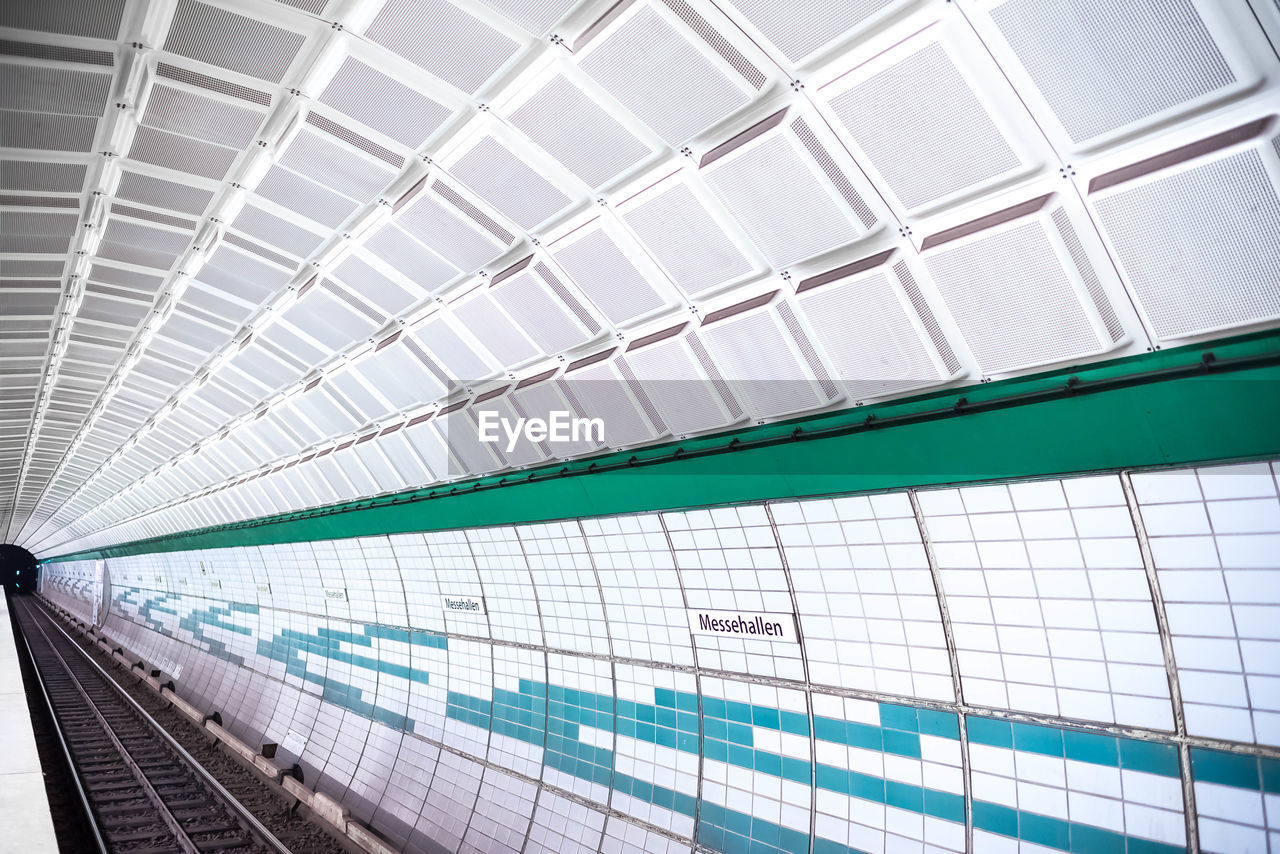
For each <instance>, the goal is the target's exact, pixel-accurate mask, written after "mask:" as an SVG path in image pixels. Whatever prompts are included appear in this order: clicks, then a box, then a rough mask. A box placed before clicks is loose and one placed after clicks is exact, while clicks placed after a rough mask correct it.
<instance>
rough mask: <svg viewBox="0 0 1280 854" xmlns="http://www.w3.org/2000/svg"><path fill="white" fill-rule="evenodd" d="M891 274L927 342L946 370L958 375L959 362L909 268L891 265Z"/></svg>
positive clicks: (904, 265)
mask: <svg viewBox="0 0 1280 854" xmlns="http://www.w3.org/2000/svg"><path fill="white" fill-rule="evenodd" d="M893 272H894V274H895V275H897V277H898V281H899V282H901V283H902V289H903V290H904V291H906V292H907V299H909V300H911V305H912V307H913V308H915V310H916V315H917V316H919V318H920V321H921V322H922V323H923V324H924V328H925V331H926V332H927V333H929V340H930V341H932V342H933V348H934V349H935V350H937V351H938V356H939V357H941V359H942V363H943V364H944V365H946V366H947V370H948V371H950V372H951V373H952V375H955V374H958V373H960V360H959V359H958V358H956V353H955V351H954V350H952V349H951V342H950V341H948V340H947V336H945V335H943V334H942V327H941V326H939V325H938V318H936V317H934V314H933V309H931V308H929V303H928V302H927V301H926V300H925V298H924V294H923V293H922V292H921V291H920V285H918V284H917V283H916V277H915V276H913V275H911V268H910V267H908V266H907V262H906V261H899V262H898V263H896V264H894V265H893Z"/></svg>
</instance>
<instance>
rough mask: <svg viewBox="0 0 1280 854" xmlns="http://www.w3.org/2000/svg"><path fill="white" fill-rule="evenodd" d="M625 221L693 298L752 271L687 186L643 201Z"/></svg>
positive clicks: (679, 184)
mask: <svg viewBox="0 0 1280 854" xmlns="http://www.w3.org/2000/svg"><path fill="white" fill-rule="evenodd" d="M623 219H624V220H625V221H626V223H627V225H629V226H631V229H632V230H633V231H634V232H635V234H636V235H637V236H638V237H639V238H640V240H641V242H643V243H644V245H645V247H646V248H648V249H649V251H650V252H651V253H652V254H653V256H654V258H656V259H657V261H658V263H659V264H661V265H662V267H663V269H665V270H666V272H667V275H669V276H670V277H671V278H672V279H673V280H674V281H675V282H676V284H678V285H679V286H680V287H681V288H683V289H684V291H685V293H687V294H690V295H691V296H698V295H700V294H703V293H705V292H707V291H709V290H711V289H712V288H716V287H718V286H720V285H722V284H724V283H725V282H728V281H731V280H733V279H736V278H738V277H739V276H742V275H744V274H746V273H749V272H751V269H752V268H751V262H750V261H749V260H747V258H746V257H745V256H744V255H743V254H742V252H741V251H740V250H739V249H738V247H737V245H736V244H735V243H734V242H733V240H732V239H731V238H730V237H729V235H728V234H726V233H725V231H724V229H723V228H722V227H721V226H720V224H719V223H718V222H717V221H716V220H715V218H714V217H712V216H711V214H710V212H709V211H708V210H707V209H706V207H705V206H704V205H703V204H702V202H701V201H699V199H698V197H697V196H695V195H694V193H693V191H692V190H690V189H689V187H688V185H686V184H684V183H676V184H674V185H672V186H670V187H669V188H667V189H665V190H664V191H663V192H661V193H659V194H658V195H656V196H654V197H653V198H650V199H648V200H646V201H644V202H643V203H641V204H640V205H638V206H637V207H635V208H634V209H632V210H630V211H628V212H626V213H624V214H623ZM675 223H679V227H678V228H677V227H674V224H675Z"/></svg>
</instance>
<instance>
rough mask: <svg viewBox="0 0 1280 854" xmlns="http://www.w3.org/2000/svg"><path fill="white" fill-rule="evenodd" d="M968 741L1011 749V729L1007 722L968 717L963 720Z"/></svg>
mask: <svg viewBox="0 0 1280 854" xmlns="http://www.w3.org/2000/svg"><path fill="white" fill-rule="evenodd" d="M965 728H966V729H967V730H968V733H969V740H970V741H972V742H973V743H974V744H986V745H990V746H991V747H1013V728H1012V727H1010V726H1009V722H1008V721H1000V720H996V719H995V718H982V717H977V716H973V715H970V716H969V717H967V718H966V719H965Z"/></svg>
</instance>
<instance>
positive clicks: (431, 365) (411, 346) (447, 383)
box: [404, 338, 454, 388]
mask: <svg viewBox="0 0 1280 854" xmlns="http://www.w3.org/2000/svg"><path fill="white" fill-rule="evenodd" d="M404 347H405V349H406V350H408V351H409V352H410V353H412V354H413V356H414V358H416V359H417V360H418V361H419V362H421V363H422V364H423V365H425V366H426V368H427V370H428V371H430V372H431V375H432V376H434V377H435V378H436V379H437V380H439V381H440V383H441V384H442V385H444V387H445V388H452V387H453V383H454V381H453V379H452V378H451V377H449V376H448V375H447V374H446V373H445V372H444V371H442V370H440V366H439V365H437V364H436V362H435V359H432V358H431V357H430V356H428V355H427V352H426V351H425V350H423V349H422V348H421V347H419V346H418V342H416V341H414V340H413V339H412V338H406V339H405V340H404Z"/></svg>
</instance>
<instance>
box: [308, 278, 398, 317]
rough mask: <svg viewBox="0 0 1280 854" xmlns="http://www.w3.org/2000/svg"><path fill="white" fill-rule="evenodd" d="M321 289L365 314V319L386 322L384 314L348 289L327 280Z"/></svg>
mask: <svg viewBox="0 0 1280 854" xmlns="http://www.w3.org/2000/svg"><path fill="white" fill-rule="evenodd" d="M320 287H322V288H324V289H325V290H326V291H328V292H329V293H331V294H333V295H334V296H335V297H337V298H338V299H340V300H342V301H343V302H345V303H346V304H347V305H349V306H351V307H352V308H354V309H355V310H356V311H358V312H360V313H361V314H363V315H364V316H365V317H367V318H369V319H370V320H372V321H373V322H375V323H381V322H382V321H384V320H386V316H385V315H383V314H382V312H380V311H378V310H376V309H374V308H371V307H370V306H369V304H368V303H366V302H365V301H364V300H362V299H359V298H358V297H356V295H355V294H353V293H351V292H349V291H348V290H347V289H346V288H340V287H338V286H337V285H335V284H334V283H333V282H332V281H331V280H329V279H325V280H324V281H323V282H321V284H320Z"/></svg>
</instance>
